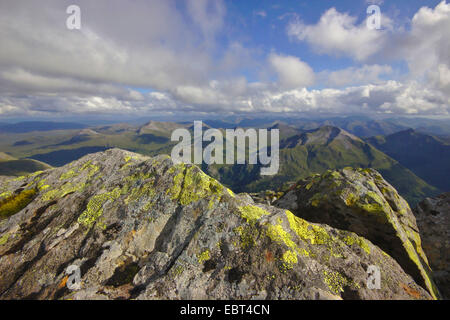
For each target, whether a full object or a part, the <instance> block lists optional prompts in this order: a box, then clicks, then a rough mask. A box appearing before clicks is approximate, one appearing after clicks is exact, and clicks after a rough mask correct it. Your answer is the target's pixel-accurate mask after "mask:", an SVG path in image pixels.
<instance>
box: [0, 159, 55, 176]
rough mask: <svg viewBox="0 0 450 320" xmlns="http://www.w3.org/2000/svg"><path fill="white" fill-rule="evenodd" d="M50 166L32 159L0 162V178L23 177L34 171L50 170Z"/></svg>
mask: <svg viewBox="0 0 450 320" xmlns="http://www.w3.org/2000/svg"><path fill="white" fill-rule="evenodd" d="M50 168H51V166H49V165H48V164H45V163H43V162H40V161H36V160H32V159H21V160H10V161H2V162H0V176H23V175H26V174H30V173H33V172H36V171H42V170H47V169H50Z"/></svg>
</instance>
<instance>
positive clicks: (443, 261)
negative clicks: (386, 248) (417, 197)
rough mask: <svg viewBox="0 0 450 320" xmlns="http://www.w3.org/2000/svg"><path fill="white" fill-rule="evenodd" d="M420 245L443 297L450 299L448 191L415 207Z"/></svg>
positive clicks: (449, 202) (449, 214)
mask: <svg viewBox="0 0 450 320" xmlns="http://www.w3.org/2000/svg"><path fill="white" fill-rule="evenodd" d="M414 213H415V215H416V218H417V225H418V226H419V233H420V237H421V238H422V247H423V250H424V251H425V254H426V255H427V257H428V261H429V263H430V267H431V269H433V278H434V279H435V281H436V284H437V286H438V288H439V290H440V291H441V293H442V295H443V298H444V299H450V193H444V194H442V195H440V196H438V197H435V198H427V199H425V200H424V201H422V202H421V203H420V204H419V205H418V206H417V207H416V208H415V209H414Z"/></svg>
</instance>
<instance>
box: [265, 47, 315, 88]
mask: <svg viewBox="0 0 450 320" xmlns="http://www.w3.org/2000/svg"><path fill="white" fill-rule="evenodd" d="M269 64H270V66H271V67H272V68H273V69H274V70H275V71H276V73H277V74H278V80H279V83H280V85H281V86H282V87H284V88H298V87H307V86H310V85H312V84H313V83H314V79H315V75H314V71H313V70H312V68H311V67H310V66H309V65H308V64H307V63H305V62H303V61H301V60H300V59H299V58H297V57H293V56H283V55H278V54H275V53H272V54H270V55H269Z"/></svg>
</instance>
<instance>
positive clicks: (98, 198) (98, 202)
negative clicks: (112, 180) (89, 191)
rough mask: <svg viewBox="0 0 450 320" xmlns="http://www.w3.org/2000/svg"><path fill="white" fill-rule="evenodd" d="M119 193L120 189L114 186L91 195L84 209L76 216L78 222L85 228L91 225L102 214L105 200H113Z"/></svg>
mask: <svg viewBox="0 0 450 320" xmlns="http://www.w3.org/2000/svg"><path fill="white" fill-rule="evenodd" d="M120 194H121V192H120V189H119V188H115V189H114V190H113V191H111V192H106V193H102V194H99V195H95V196H93V197H92V198H91V199H90V200H89V202H88V205H87V208H86V210H85V211H84V212H83V213H82V214H81V215H80V216H79V217H78V223H80V224H82V225H84V226H85V227H87V228H90V227H92V225H93V224H94V223H95V222H96V221H97V219H98V218H99V217H100V216H101V215H102V214H103V205H104V204H105V203H106V202H107V201H115V200H116V199H117V198H119V196H120Z"/></svg>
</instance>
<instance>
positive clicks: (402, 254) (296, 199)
mask: <svg viewBox="0 0 450 320" xmlns="http://www.w3.org/2000/svg"><path fill="white" fill-rule="evenodd" d="M275 205H276V206H278V207H280V208H285V209H288V210H291V211H292V212H293V213H294V214H295V215H296V216H298V217H301V218H303V219H306V220H308V221H311V222H316V223H324V224H327V225H330V226H332V227H334V228H338V229H343V230H349V231H352V232H355V233H356V234H358V235H359V236H361V237H364V238H366V239H368V240H371V241H372V242H373V243H374V244H375V245H377V246H379V247H380V248H381V249H382V250H384V251H385V252H386V253H388V254H389V255H390V256H392V257H393V258H394V259H395V260H396V261H398V263H399V264H400V265H401V266H402V268H403V269H404V270H405V272H406V273H408V274H410V275H411V276H412V277H413V278H414V279H415V280H416V281H417V283H419V284H420V285H421V286H423V287H424V288H426V289H427V290H428V291H429V292H430V294H431V295H432V296H433V297H435V298H439V292H438V289H437V288H436V286H435V284H434V282H433V279H432V277H431V269H430V267H429V265H428V260H427V256H426V255H425V253H424V252H423V250H422V246H421V238H420V236H419V229H418V227H417V223H416V219H415V217H414V214H413V213H412V211H411V209H410V207H409V205H408V203H407V202H406V201H405V200H404V199H403V198H402V197H401V196H399V194H398V193H397V191H396V190H395V189H394V188H393V187H392V186H391V185H390V184H389V183H387V182H386V181H385V180H384V179H383V177H382V176H381V175H380V174H379V173H378V172H377V171H375V170H373V169H352V168H345V169H342V170H338V171H327V172H326V173H324V174H322V175H314V176H311V177H309V178H307V179H304V180H301V181H299V182H298V183H297V184H296V185H295V186H293V187H292V189H291V190H290V191H289V192H287V193H286V194H285V195H284V196H283V197H282V198H281V199H279V200H278V201H277V202H275Z"/></svg>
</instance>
